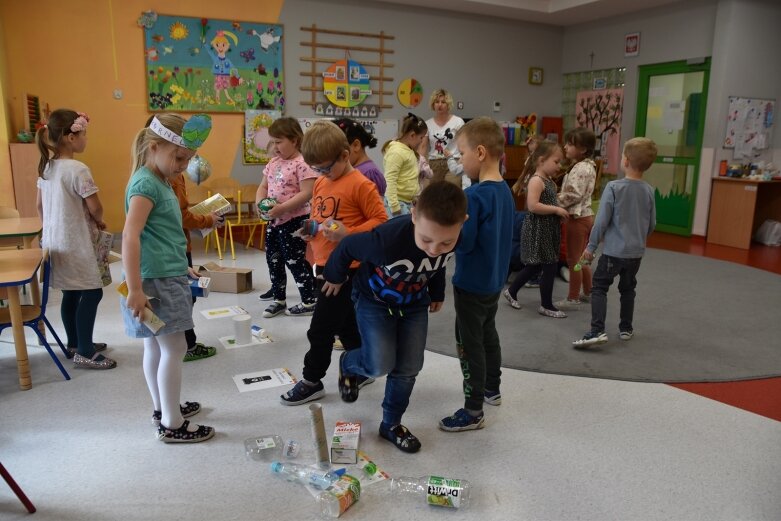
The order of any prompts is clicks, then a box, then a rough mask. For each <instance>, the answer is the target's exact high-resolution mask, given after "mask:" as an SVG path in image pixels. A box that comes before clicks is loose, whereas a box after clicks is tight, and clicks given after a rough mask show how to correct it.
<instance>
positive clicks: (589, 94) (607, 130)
mask: <svg viewBox="0 0 781 521" xmlns="http://www.w3.org/2000/svg"><path fill="white" fill-rule="evenodd" d="M623 107H624V89H622V88H619V89H600V90H588V91H581V92H578V94H577V105H576V109H575V119H576V121H577V123H578V126H580V127H586V128H588V129H590V130H592V131H593V132H594V134H595V135H596V136H597V148H596V153H597V155H598V156H599V157H600V158H602V160H603V161H604V163H603V166H602V168H603V169H604V170H605V171H607V172H618V170H619V164H620V161H621V146H620V145H621V143H620V141H621V113H622V111H623Z"/></svg>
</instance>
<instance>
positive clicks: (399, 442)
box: [380, 422, 420, 453]
mask: <svg viewBox="0 0 781 521" xmlns="http://www.w3.org/2000/svg"><path fill="white" fill-rule="evenodd" d="M380 436H382V437H383V438H385V439H386V440H388V441H389V442H391V443H393V444H394V445H396V447H398V448H399V450H402V451H404V452H409V453H413V452H417V451H419V450H420V440H418V438H417V437H415V435H414V434H412V433H411V432H410V431H409V429H407V428H406V427H405V426H404V425H401V424H399V425H396V426H395V427H391V426H389V425H388V424H387V423H384V422H383V423H380Z"/></svg>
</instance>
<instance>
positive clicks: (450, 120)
mask: <svg viewBox="0 0 781 521" xmlns="http://www.w3.org/2000/svg"><path fill="white" fill-rule="evenodd" d="M429 105H430V107H431V110H433V111H434V117H432V118H430V119H428V120H427V121H426V126H427V127H428V136H427V137H426V140H424V142H423V144H422V145H421V151H420V152H421V154H423V155H425V156H426V157H428V162H429V165H431V169H432V170H433V171H434V178H433V179H432V182H433V181H441V180H443V179H445V180H446V181H449V182H451V183H453V184H456V185H459V186H460V185H461V177H460V176H459V175H457V174H456V173H455V172H453V171H452V170H450V169H449V168H448V164H447V158H448V156H449V155H450V156H454V159H455V160H456V161H457V160H458V149H457V148H456V139H455V138H456V132H458V129H459V128H461V127H463V126H464V120H463V119H461V118H459V117H458V116H454V115H453V114H451V113H450V111H451V109H452V108H453V96H451V95H450V93H449V92H448V91H446V90H444V89H437V90H435V91H434V92H433V94H431V100H430V101H429ZM446 152H447V153H446Z"/></svg>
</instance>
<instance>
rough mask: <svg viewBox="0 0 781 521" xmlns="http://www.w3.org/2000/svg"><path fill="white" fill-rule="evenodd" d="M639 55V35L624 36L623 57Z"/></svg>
mask: <svg viewBox="0 0 781 521" xmlns="http://www.w3.org/2000/svg"><path fill="white" fill-rule="evenodd" d="M639 54H640V33H639V32H637V33H629V34H627V35H625V36H624V56H637V55H639Z"/></svg>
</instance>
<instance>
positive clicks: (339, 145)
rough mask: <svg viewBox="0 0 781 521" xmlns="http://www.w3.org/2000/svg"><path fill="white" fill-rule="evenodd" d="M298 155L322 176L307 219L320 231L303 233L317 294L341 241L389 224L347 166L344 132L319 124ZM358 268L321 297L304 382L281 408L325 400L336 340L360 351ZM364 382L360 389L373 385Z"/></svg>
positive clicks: (372, 190)
mask: <svg viewBox="0 0 781 521" xmlns="http://www.w3.org/2000/svg"><path fill="white" fill-rule="evenodd" d="M301 153H302V154H303V156H304V161H306V162H307V163H308V164H309V166H310V168H311V169H312V170H314V171H315V172H317V173H318V174H320V177H318V179H317V180H316V181H315V185H314V188H313V190H312V204H311V206H312V212H311V215H310V218H311V219H313V220H315V221H317V222H318V223H319V224H320V226H319V228H320V229H318V230H317V231H315V233H314V234H313V235H308V234H307V232H308V230H305V229H302V230H299V232H301V233H303V235H302V237H303V238H304V240H306V241H308V242H309V245H310V246H311V248H312V254H313V258H314V270H315V277H316V279H315V282H316V288H317V291H318V292H320V289H321V288H322V286H323V283H324V282H325V280H324V279H323V275H322V273H323V268H324V267H325V263H326V262H327V261H328V257H329V256H330V255H331V252H333V250H334V249H335V248H336V245H337V244H338V243H339V241H340V240H341V239H342V238H343V237H345V236H347V235H348V234H352V233H360V232H368V231H370V230H372V229H373V228H374V227H375V226H377V225H379V224H382V223H383V222H385V221H386V220H387V214H386V213H385V206H384V204H383V201H382V198H381V197H380V194H379V193H378V192H377V187H376V185H375V184H374V183H373V182H371V181H370V180H369V179H367V178H366V177H365V176H364V175H363V174H362V173H361V172H360V171H359V170H357V169H356V168H354V167H353V166H352V165H351V164H350V146H349V143H348V142H347V137H346V136H345V134H344V132H342V131H341V129H339V127H337V126H336V125H334V124H333V123H331V122H330V121H325V120H323V121H318V122H316V123H315V124H314V125H312V128H310V129H309V130H308V131H307V133H306V134H304V140H303V142H302V143H301ZM357 269H358V263H357V262H355V263H353V265H351V266H350V277H348V279H347V281H346V282H345V286H347V287H346V288H345V287H344V286H343V287H342V290H341V291H340V292H339V293H338V294H336V295H332V296H325V295H324V294H323V293H319V295H318V298H317V303H316V304H315V310H314V314H313V315H312V322H311V324H310V326H309V331H307V333H306V336H307V338H308V339H309V351H308V352H307V353H306V355H305V356H304V371H303V378H302V379H301V381H299V382H298V383H297V384H296V385H295V386H294V387H293V388H292V389H290V390H289V391H288V392H287V393H285V394H283V395H281V396H280V401H281V402H282V404H283V405H301V404H303V403H307V402H310V401H312V400H317V399H318V398H321V397H322V396H324V395H325V388H324V387H323V382H322V381H321V379H322V378H323V377H324V376H325V373H326V371H328V366H329V365H330V364H331V353H332V349H333V343H334V336H335V335H339V339H340V340H341V342H342V345H344V348H345V350H348V351H349V350H351V349H357V348H359V347H361V337H360V333H359V332H358V325H357V323H356V321H355V308H354V307H353V302H352V299H351V293H352V288H351V285H352V284H351V278H352V275H353V274H354V273H355V271H356V270H357ZM373 381H374V379H372V378H367V377H363V378H362V379H361V380H360V381H359V382H358V387H359V388H360V387H363V386H364V385H366V384H369V383H371V382H373Z"/></svg>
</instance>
